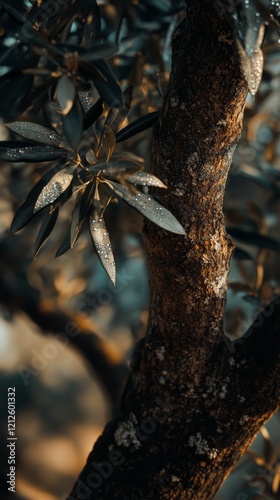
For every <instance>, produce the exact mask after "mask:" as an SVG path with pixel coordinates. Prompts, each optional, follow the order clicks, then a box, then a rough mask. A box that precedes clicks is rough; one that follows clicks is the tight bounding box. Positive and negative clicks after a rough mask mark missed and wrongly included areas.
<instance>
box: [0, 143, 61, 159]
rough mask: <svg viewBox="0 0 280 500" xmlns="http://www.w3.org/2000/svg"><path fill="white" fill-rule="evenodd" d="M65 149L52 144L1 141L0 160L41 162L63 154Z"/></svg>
mask: <svg viewBox="0 0 280 500" xmlns="http://www.w3.org/2000/svg"><path fill="white" fill-rule="evenodd" d="M64 154H65V151H63V149H58V148H55V147H53V146H35V145H33V144H31V143H28V142H15V141H1V142H0V161H1V160H5V161H12V162H21V161H25V162H27V161H28V162H41V161H50V160H54V159H55V158H59V157H60V156H63V155H64Z"/></svg>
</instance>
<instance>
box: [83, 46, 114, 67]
mask: <svg viewBox="0 0 280 500" xmlns="http://www.w3.org/2000/svg"><path fill="white" fill-rule="evenodd" d="M117 49H118V47H117V46H116V45H114V44H112V43H103V44H102V45H95V46H94V47H91V48H90V49H88V50H87V51H86V52H85V53H84V54H82V55H81V56H80V60H81V61H86V62H96V61H100V60H104V59H108V58H109V57H112V56H113V55H114V54H115V53H116V52H117Z"/></svg>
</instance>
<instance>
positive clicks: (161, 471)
mask: <svg viewBox="0 0 280 500" xmlns="http://www.w3.org/2000/svg"><path fill="white" fill-rule="evenodd" d="M188 5H189V7H188V9H187V18H186V20H185V21H184V22H183V23H182V24H181V25H180V27H179V29H178V30H177V32H176V33H175V35H174V38H173V66H172V73H171V78H170V84H169V89H168V94H167V97H166V99H165V102H164V106H163V110H162V113H161V116H160V119H159V121H158V123H157V125H156V127H155V130H154V140H153V148H152V165H153V170H154V172H155V174H156V175H157V176H158V177H160V178H161V179H162V180H163V182H165V183H166V184H167V185H168V190H166V192H165V193H160V194H157V195H156V198H157V200H159V201H160V202H161V203H162V204H163V205H164V206H166V207H167V208H169V209H170V210H171V211H172V213H174V215H175V216H176V217H177V218H178V219H179V221H180V222H181V223H182V224H183V225H184V227H185V228H186V233H187V236H186V237H182V236H178V235H174V234H170V233H167V232H166V231H163V230H162V229H160V228H158V227H156V226H154V225H152V224H151V223H146V224H145V237H146V246H147V255H148V261H149V267H150V283H151V284H150V288H151V299H150V316H149V324H148V329H147V335H146V339H145V341H144V342H142V343H141V345H140V346H139V347H138V351H139V352H138V356H137V359H138V361H137V362H136V363H135V365H134V370H133V372H132V374H131V378H130V380H129V383H128V385H127V387H126V390H125V394H124V397H123V406H122V413H121V414H120V416H119V418H118V419H116V420H114V421H112V422H111V423H109V424H108V425H107V427H106V428H105V430H104V433H103V435H102V436H101V437H100V438H99V439H98V441H97V443H96V444H95V446H94V448H93V450H92V452H91V453H90V455H89V458H88V461H87V464H86V466H85V468H84V469H83V471H82V472H81V475H80V477H79V479H78V481H77V482H76V484H75V485H74V488H73V490H72V493H71V495H70V496H69V497H68V499H69V500H73V499H82V498H83V499H87V500H93V499H94V500H105V499H108V498H110V499H125V500H136V499H137V500H148V499H153V500H164V499H166V500H170V499H189V498H191V499H194V500H196V499H197V500H198V499H199V500H208V499H209V498H213V495H214V494H215V493H216V491H217V489H218V487H219V486H220V484H221V483H222V481H223V480H224V478H225V477H226V475H227V474H228V473H229V471H230V470H231V468H232V467H233V465H234V463H235V462H236V461H237V460H238V458H239V457H240V456H241V455H242V454H243V453H244V452H245V450H246V449H247V447H248V446H249V444H250V443H251V441H252V439H253V438H254V436H255V434H256V432H257V431H258V430H259V428H260V426H261V425H262V424H263V423H264V422H265V421H266V420H267V419H268V418H269V416H270V415H271V414H272V413H273V412H274V411H275V410H276V409H277V407H278V406H279V401H280V391H279V384H278V378H279V366H280V364H279V339H278V340H277V331H279V307H278V305H277V307H275V309H274V311H275V314H273V315H271V316H270V317H269V318H266V319H265V321H264V322H263V327H262V333H260V331H259V330H258V329H257V328H255V327H254V328H253V332H254V334H253V335H252V336H251V337H250V338H248V339H247V340H246V339H245V341H244V343H241V342H240V343H239V344H238V345H237V344H236V345H235V346H233V348H232V349H229V348H228V346H227V343H226V341H225V337H224V333H223V314H224V305H225V298H226V289H227V276H228V271H229V266H230V259H231V255H232V251H233V246H234V245H233V243H232V241H231V239H230V238H229V237H228V236H227V234H226V232H225V228H224V218H223V212H222V208H223V197H224V191H225V183H226V179H227V175H228V170H229V167H230V163H231V158H232V154H233V151H234V148H235V145H236V143H237V140H238V137H239V135H240V131H241V126H242V117H243V110H244V105H245V100H246V96H247V90H248V89H247V84H246V82H245V79H244V76H243V74H242V72H241V69H240V61H239V55H238V51H237V48H236V45H235V42H234V39H233V35H232V33H231V31H230V28H229V26H228V25H227V24H226V23H225V22H223V21H222V20H221V19H220V18H219V17H218V15H217V14H216V12H215V10H214V7H213V3H212V1H211V0H204V1H203V2H202V1H198V0H197V1H195V2H190V4H189V2H188ZM255 326H256V325H255ZM267 329H268V330H267ZM267 331H268V338H269V342H270V348H269V349H268V353H269V358H270V361H273V362H272V364H270V362H269V363H268V358H265V359H262V358H261V357H260V356H258V354H257V353H258V352H259V348H257V347H256V345H258V344H259V346H261V343H262V342H266V340H265V335H266V332H267ZM255 342H256V343H255ZM272 348H273V349H274V348H275V349H276V348H277V354H275V357H274V358H273V357H272V356H271V354H272ZM245 353H246V356H245V357H244V354H245ZM241 354H242V355H241ZM247 354H248V355H247ZM240 356H241V358H240ZM266 394H268V395H269V398H267V397H266Z"/></svg>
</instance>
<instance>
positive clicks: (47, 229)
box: [34, 207, 59, 259]
mask: <svg viewBox="0 0 280 500" xmlns="http://www.w3.org/2000/svg"><path fill="white" fill-rule="evenodd" d="M58 212H59V207H56V209H55V210H54V211H52V212H49V213H48V214H47V216H46V217H45V219H44V220H43V222H42V225H41V227H40V230H39V233H38V236H37V238H36V242H35V245H34V259H35V258H36V256H37V255H38V253H39V251H40V249H41V248H42V245H43V244H44V243H45V241H46V239H47V238H48V237H49V235H50V234H51V232H52V230H53V228H54V226H55V223H56V221H57V217H58Z"/></svg>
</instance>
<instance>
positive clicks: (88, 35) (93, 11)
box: [83, 0, 101, 48]
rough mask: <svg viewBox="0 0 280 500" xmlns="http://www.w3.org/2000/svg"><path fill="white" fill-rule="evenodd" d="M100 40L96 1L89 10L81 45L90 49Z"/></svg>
mask: <svg viewBox="0 0 280 500" xmlns="http://www.w3.org/2000/svg"><path fill="white" fill-rule="evenodd" d="M100 38H101V18H100V12H99V8H98V5H97V2H96V0H94V1H93V5H92V7H91V8H90V10H89V12H88V14H87V16H86V22H85V27H84V36H83V45H84V46H85V47H86V48H90V47H92V46H93V45H94V43H95V42H97V41H98V40H100Z"/></svg>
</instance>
